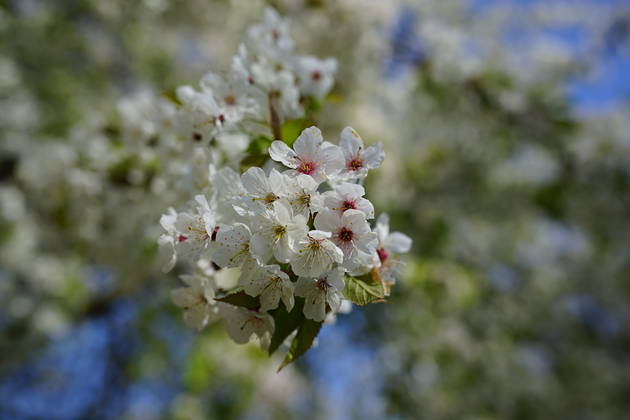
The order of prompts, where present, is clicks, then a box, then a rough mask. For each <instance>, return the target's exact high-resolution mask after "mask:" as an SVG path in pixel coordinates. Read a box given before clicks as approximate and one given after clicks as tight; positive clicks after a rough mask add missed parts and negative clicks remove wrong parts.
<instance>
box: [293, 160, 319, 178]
mask: <svg viewBox="0 0 630 420" xmlns="http://www.w3.org/2000/svg"><path fill="white" fill-rule="evenodd" d="M316 169H317V165H315V163H313V162H307V161H301V162H300V166H298V167H297V171H298V172H300V173H302V174H306V175H312V174H313V172H315V170H316Z"/></svg>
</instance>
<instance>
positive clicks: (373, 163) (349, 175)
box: [339, 127, 385, 179]
mask: <svg viewBox="0 0 630 420" xmlns="http://www.w3.org/2000/svg"><path fill="white" fill-rule="evenodd" d="M339 146H340V147H341V150H342V151H343V156H344V168H343V171H342V173H341V174H340V176H341V178H342V179H361V178H365V177H366V176H367V173H368V170H369V169H376V168H378V167H379V166H381V163H382V162H383V159H384V158H385V153H384V152H383V146H382V145H381V144H380V143H377V144H374V145H372V146H370V147H368V148H365V147H364V146H363V139H361V137H360V136H359V134H358V133H357V132H356V131H355V130H354V129H353V128H352V127H346V128H344V129H343V130H342V131H341V139H340V141H339Z"/></svg>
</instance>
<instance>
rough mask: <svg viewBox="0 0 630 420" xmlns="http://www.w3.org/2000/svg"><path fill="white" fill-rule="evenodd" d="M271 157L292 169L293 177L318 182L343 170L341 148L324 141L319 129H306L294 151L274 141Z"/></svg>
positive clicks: (296, 142) (270, 149)
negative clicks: (303, 177) (300, 175)
mask: <svg viewBox="0 0 630 420" xmlns="http://www.w3.org/2000/svg"><path fill="white" fill-rule="evenodd" d="M269 155H270V156H271V158H272V159H273V160H275V161H277V162H281V163H282V164H284V165H285V166H287V167H289V168H292V170H290V171H287V172H289V173H290V174H291V175H294V176H295V175H298V174H305V175H310V176H312V177H313V179H315V180H316V181H317V182H323V181H325V180H326V179H328V177H329V176H332V175H335V174H337V173H338V172H339V171H341V170H342V169H343V155H342V153H341V149H340V148H339V146H335V145H334V144H331V143H329V142H326V141H324V138H323V137H322V132H321V131H320V130H319V128H317V127H309V128H306V129H304V131H302V133H301V134H300V135H299V136H298V138H297V140H295V143H294V144H293V149H291V148H290V147H289V146H287V145H286V143H284V142H282V141H274V142H273V143H272V144H271V147H270V148H269Z"/></svg>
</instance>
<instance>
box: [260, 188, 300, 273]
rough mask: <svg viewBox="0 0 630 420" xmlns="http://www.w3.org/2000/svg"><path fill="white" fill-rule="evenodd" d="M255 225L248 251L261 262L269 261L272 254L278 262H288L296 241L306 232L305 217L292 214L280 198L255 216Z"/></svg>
mask: <svg viewBox="0 0 630 420" xmlns="http://www.w3.org/2000/svg"><path fill="white" fill-rule="evenodd" d="M256 226H257V227H256V228H255V229H256V233H254V234H253V235H252V239H251V245H250V251H251V253H252V255H253V256H254V257H256V258H257V259H258V260H259V261H260V262H261V263H266V262H267V261H269V259H270V258H271V256H272V255H273V257H274V258H275V259H276V260H278V261H279V262H282V263H287V262H289V260H290V259H291V256H292V255H293V253H294V248H295V244H296V242H297V241H298V240H299V239H301V238H303V237H304V235H306V232H308V227H307V225H306V218H305V217H304V216H303V215H300V214H298V215H296V216H294V215H293V210H292V209H291V207H290V206H289V205H288V204H287V203H286V202H284V201H280V200H279V201H276V202H274V203H273V205H272V208H271V209H267V210H266V211H265V212H264V213H263V214H262V215H260V216H259V217H257V223H256Z"/></svg>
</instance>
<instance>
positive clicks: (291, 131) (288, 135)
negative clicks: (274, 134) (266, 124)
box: [280, 118, 313, 146]
mask: <svg viewBox="0 0 630 420" xmlns="http://www.w3.org/2000/svg"><path fill="white" fill-rule="evenodd" d="M311 125H313V122H312V121H311V120H309V119H306V118H298V119H296V120H288V121H285V122H284V124H282V127H281V128H280V134H281V136H282V141H283V142H285V143H286V144H287V145H289V146H293V143H294V142H295V140H296V139H297V137H298V136H299V135H300V133H301V132H302V130H304V129H305V128H308V127H310V126H311Z"/></svg>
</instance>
